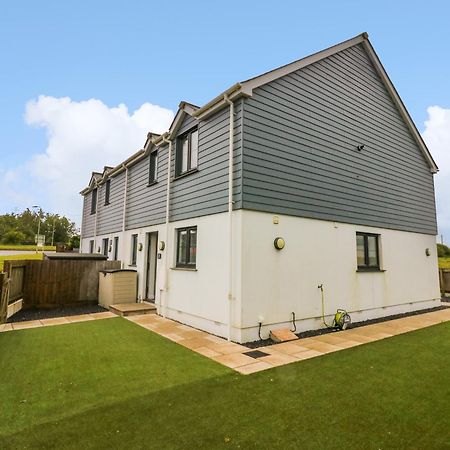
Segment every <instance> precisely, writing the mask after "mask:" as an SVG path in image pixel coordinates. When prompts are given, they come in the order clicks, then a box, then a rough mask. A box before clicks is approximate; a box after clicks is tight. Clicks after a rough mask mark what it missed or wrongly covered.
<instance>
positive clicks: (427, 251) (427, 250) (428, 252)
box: [425, 248, 431, 256]
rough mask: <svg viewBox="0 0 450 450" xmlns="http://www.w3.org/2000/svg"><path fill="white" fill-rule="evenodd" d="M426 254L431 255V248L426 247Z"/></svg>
mask: <svg viewBox="0 0 450 450" xmlns="http://www.w3.org/2000/svg"><path fill="white" fill-rule="evenodd" d="M425 255H427V256H431V250H430V249H429V248H426V249H425Z"/></svg>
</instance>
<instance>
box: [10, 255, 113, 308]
mask: <svg viewBox="0 0 450 450" xmlns="http://www.w3.org/2000/svg"><path fill="white" fill-rule="evenodd" d="M110 269H120V261H98V260H68V261H66V260H43V261H39V260H38V261H36V260H34V261H33V260H27V261H5V264H4V271H5V272H6V273H7V274H8V276H9V280H10V281H9V299H11V301H12V299H17V298H18V296H19V298H20V296H21V297H22V298H23V308H53V307H58V306H74V305H81V304H89V303H97V302H98V274H99V272H100V271H101V270H110Z"/></svg>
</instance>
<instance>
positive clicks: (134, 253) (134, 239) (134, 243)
mask: <svg viewBox="0 0 450 450" xmlns="http://www.w3.org/2000/svg"><path fill="white" fill-rule="evenodd" d="M137 245H138V235H137V234H133V235H131V265H132V266H135V265H136V260H137Z"/></svg>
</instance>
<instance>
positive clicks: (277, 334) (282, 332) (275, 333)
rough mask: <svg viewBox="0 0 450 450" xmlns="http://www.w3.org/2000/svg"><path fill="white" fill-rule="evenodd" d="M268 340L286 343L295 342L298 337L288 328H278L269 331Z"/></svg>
mask: <svg viewBox="0 0 450 450" xmlns="http://www.w3.org/2000/svg"><path fill="white" fill-rule="evenodd" d="M270 339H272V341H274V342H288V341H295V340H296V339H298V337H297V336H296V335H295V334H294V333H293V332H292V331H291V330H289V329H288V328H280V329H279V330H271V331H270Z"/></svg>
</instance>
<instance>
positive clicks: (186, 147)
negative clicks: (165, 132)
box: [180, 137, 189, 173]
mask: <svg viewBox="0 0 450 450" xmlns="http://www.w3.org/2000/svg"><path fill="white" fill-rule="evenodd" d="M182 146H183V147H182V151H181V165H180V168H181V173H183V172H186V171H187V170H188V152H189V140H188V138H187V137H186V138H185V139H183V142H182Z"/></svg>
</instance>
